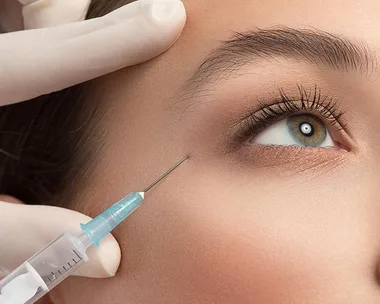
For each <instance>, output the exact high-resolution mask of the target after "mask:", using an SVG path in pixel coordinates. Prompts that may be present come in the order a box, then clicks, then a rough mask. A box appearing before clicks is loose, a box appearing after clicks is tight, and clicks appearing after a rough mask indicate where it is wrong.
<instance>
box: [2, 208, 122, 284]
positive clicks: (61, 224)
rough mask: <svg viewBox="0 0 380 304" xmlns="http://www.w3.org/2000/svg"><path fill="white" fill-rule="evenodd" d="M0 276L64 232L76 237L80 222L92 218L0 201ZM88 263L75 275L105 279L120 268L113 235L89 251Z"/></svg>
mask: <svg viewBox="0 0 380 304" xmlns="http://www.w3.org/2000/svg"><path fill="white" fill-rule="evenodd" d="M0 217H1V220H0V244H1V246H0V277H1V276H5V275H6V274H8V273H10V272H11V271H12V270H14V269H15V268H17V267H18V266H19V265H21V264H22V263H23V262H24V261H26V260H27V259H29V258H30V257H31V256H32V255H33V254H35V253H36V252H38V251H39V250H40V249H42V248H43V247H45V246H46V245H47V244H48V243H49V242H50V241H52V240H53V239H55V238H56V237H58V236H59V235H61V234H62V233H63V232H65V231H67V232H71V233H72V234H74V235H77V234H79V233H80V232H81V229H80V223H87V222H88V221H89V220H90V219H91V218H89V217H88V216H85V215H83V214H80V213H78V212H75V211H72V210H68V209H63V208H58V207H51V206H30V205H22V204H13V203H5V202H0ZM88 255H89V261H88V262H87V263H85V264H83V265H82V266H81V268H80V269H79V271H78V272H77V273H76V275H80V276H86V277H92V278H106V277H111V276H113V275H115V273H116V271H117V269H118V268H119V264H120V258H121V252H120V247H119V244H118V243H117V241H116V240H115V238H114V237H113V236H112V235H108V236H107V237H106V238H104V240H102V242H101V245H100V247H99V248H96V247H93V248H91V249H89V251H88Z"/></svg>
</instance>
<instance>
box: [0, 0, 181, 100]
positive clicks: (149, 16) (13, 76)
mask: <svg viewBox="0 0 380 304" xmlns="http://www.w3.org/2000/svg"><path fill="white" fill-rule="evenodd" d="M0 1H3V0H0ZM6 1H10V0H6ZM14 1H17V0H14ZM19 1H20V2H23V3H25V4H26V5H25V6H24V7H23V15H24V24H25V26H26V27H27V28H36V27H43V26H45V24H46V25H48V26H53V25H54V24H55V23H54V22H55V21H56V22H57V23H58V24H63V23H66V22H68V21H69V22H71V21H74V20H72V19H76V18H84V16H85V15H86V10H87V8H88V4H89V0H84V1H83V0H37V1H36V0H19ZM28 3H29V4H28ZM185 21H186V12H185V8H184V6H183V3H182V2H181V1H180V0H139V1H136V2H133V3H131V4H129V5H126V6H124V7H122V8H120V9H118V10H115V11H113V12H111V13H110V14H108V15H106V16H104V17H100V18H96V19H91V20H86V21H80V22H74V23H69V24H64V25H59V26H54V27H49V28H40V29H32V30H24V31H18V32H11V33H6V34H2V35H0V106H1V105H6V104H10V103H16V102H20V101H23V100H27V99H31V98H34V97H37V96H40V95H43V94H47V93H51V92H53V91H58V90H61V89H64V88H66V87H70V86H72V85H75V84H78V83H81V82H85V81H87V80H90V79H93V78H96V77H99V76H102V75H104V74H108V73H110V72H113V71H116V70H118V69H121V68H123V67H127V66H130V65H134V64H137V63H141V62H143V61H146V60H149V59H151V58H153V57H155V56H157V55H159V54H161V53H162V52H164V51H166V50H167V49H168V48H169V47H170V46H171V45H172V44H173V43H174V42H175V41H176V40H177V38H178V37H179V35H180V34H181V32H182V29H183V27H184V25H185Z"/></svg>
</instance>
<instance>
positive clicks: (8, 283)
mask: <svg viewBox="0 0 380 304" xmlns="http://www.w3.org/2000/svg"><path fill="white" fill-rule="evenodd" d="M187 159H188V156H187V157H185V158H183V159H182V160H180V161H179V162H177V163H176V164H175V165H174V166H173V167H172V168H170V169H169V170H168V171H167V172H165V173H164V174H163V175H162V176H160V177H159V178H158V179H157V180H156V181H154V182H153V183H152V184H151V185H149V186H148V187H146V188H145V189H144V190H143V191H142V192H131V193H129V194H128V195H127V196H126V197H125V198H123V199H122V200H120V201H119V202H117V203H116V204H114V205H112V206H111V207H109V208H108V209H107V210H105V211H104V212H103V213H101V214H100V215H98V216H97V217H96V218H94V219H93V220H91V221H90V222H88V223H87V224H85V225H84V224H81V228H82V233H81V234H79V235H78V236H74V235H72V234H70V233H68V232H65V233H63V234H62V235H61V236H59V237H58V238H57V239H55V240H54V241H52V242H50V243H49V244H48V245H47V246H46V247H45V248H43V249H42V250H40V251H39V252H38V253H36V254H35V255H34V256H32V257H31V258H30V259H29V260H27V261H26V262H24V263H23V264H22V265H21V266H20V267H18V268H17V269H16V270H14V271H13V272H12V273H10V274H9V275H8V276H7V277H5V278H4V279H3V280H1V281H0V304H31V303H35V302H36V301H37V300H38V299H40V298H41V297H43V296H44V295H46V294H47V293H48V292H50V291H51V290H52V289H53V288H54V287H55V286H57V285H58V284H59V283H61V282H62V281H63V280H65V279H66V278H67V277H68V276H70V275H71V274H73V273H74V272H75V271H76V270H77V269H78V268H79V267H80V266H81V265H82V264H83V263H84V262H87V261H88V256H87V254H86V251H87V249H88V248H89V247H91V246H92V245H95V246H99V242H100V241H101V240H102V239H103V238H104V237H105V236H106V235H107V234H108V233H110V232H111V231H112V230H113V229H114V228H115V227H117V226H118V225H119V224H120V223H121V222H123V221H124V220H125V219H126V218H127V217H128V216H129V215H131V214H132V212H133V211H135V210H136V209H137V208H138V207H139V206H140V205H141V203H142V201H143V199H144V194H145V193H146V192H148V191H149V190H150V189H151V188H152V187H154V186H155V185H156V184H157V183H159V182H160V181H161V180H162V179H164V178H165V177H166V176H168V175H169V174H170V173H171V172H172V171H173V170H174V169H176V168H177V167H178V166H179V165H181V164H182V163H183V162H184V161H185V160H187Z"/></svg>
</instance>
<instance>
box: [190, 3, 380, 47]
mask: <svg viewBox="0 0 380 304" xmlns="http://www.w3.org/2000/svg"><path fill="white" fill-rule="evenodd" d="M184 3H185V6H186V8H187V11H188V15H189V22H188V27H189V29H193V30H194V32H197V34H202V33H203V34H204V35H207V36H208V37H209V38H210V37H212V36H210V35H215V37H220V36H222V35H223V34H224V35H226V34H228V32H230V31H231V30H237V31H244V30H246V29H252V27H255V26H256V27H271V26H276V25H279V24H284V25H287V26H289V27H295V28H300V27H315V28H318V29H321V30H326V31H331V32H335V33H337V34H343V35H346V36H350V37H351V36H354V37H357V36H359V37H365V38H368V39H370V38H371V37H373V36H375V37H377V36H379V34H378V32H379V31H378V29H379V26H380V1H378V0H362V1H360V0H184ZM189 32H190V31H189ZM371 39H372V38H371Z"/></svg>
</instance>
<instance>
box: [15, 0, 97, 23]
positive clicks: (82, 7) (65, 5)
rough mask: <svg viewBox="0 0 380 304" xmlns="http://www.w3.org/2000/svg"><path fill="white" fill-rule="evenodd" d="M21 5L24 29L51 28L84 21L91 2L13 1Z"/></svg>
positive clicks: (67, 0) (70, 0)
mask: <svg viewBox="0 0 380 304" xmlns="http://www.w3.org/2000/svg"><path fill="white" fill-rule="evenodd" d="M14 1H18V2H20V3H21V4H22V5H23V9H22V13H23V19H24V28H25V29H36V28H42V27H51V26H57V25H62V24H67V23H71V22H76V21H80V20H84V19H85V18H86V14H87V11H88V8H89V6H90V3H91V0H14Z"/></svg>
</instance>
